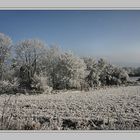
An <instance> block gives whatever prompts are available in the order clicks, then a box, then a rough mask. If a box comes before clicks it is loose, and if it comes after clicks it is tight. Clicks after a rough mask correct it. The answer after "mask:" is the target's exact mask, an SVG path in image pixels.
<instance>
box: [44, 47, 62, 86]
mask: <svg viewBox="0 0 140 140" xmlns="http://www.w3.org/2000/svg"><path fill="white" fill-rule="evenodd" d="M61 54H62V50H61V49H60V48H59V47H58V46H56V45H53V46H51V47H50V48H48V49H47V51H46V54H45V55H44V57H42V62H41V63H42V64H41V66H42V68H41V69H42V73H43V75H45V76H47V77H48V84H49V86H51V87H54V83H55V80H56V79H55V73H56V72H57V71H58V69H57V66H58V61H59V57H60V55H61Z"/></svg>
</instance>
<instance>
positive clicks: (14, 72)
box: [0, 33, 140, 130]
mask: <svg viewBox="0 0 140 140" xmlns="http://www.w3.org/2000/svg"><path fill="white" fill-rule="evenodd" d="M134 71H135V72H134ZM133 72H134V73H135V74H136V73H139V68H138V69H137V70H136V69H135V70H129V68H121V67H117V66H114V65H112V64H110V63H108V62H106V61H105V60H104V59H102V58H101V59H99V60H95V59H94V58H92V57H88V56H87V57H82V58H81V57H78V56H76V55H75V54H73V53H72V52H66V51H64V50H62V49H60V48H59V47H57V46H47V45H46V43H45V42H43V41H41V40H38V39H27V40H22V41H19V42H18V43H16V44H13V43H12V40H11V38H10V37H8V36H7V35H4V34H3V33H0V100H1V101H0V112H1V118H0V129H17V130H19V129H23V130H32V129H41V130H43V129H45V130H55V129H56V130H65V129H74V130H78V129H79V130H94V129H95V130H96V129H139V128H140V125H139V124H140V122H139V115H138V113H139V107H140V106H139V96H140V88H139V82H135V83H132V82H130V80H129V76H130V75H131V74H132V73H133ZM131 84H135V86H133V87H132V86H130V85H131ZM136 84H137V85H136ZM125 86H127V87H125ZM55 93H57V94H55ZM47 94H51V95H47ZM133 115H135V118H136V119H135V120H133V119H134V116H133ZM132 118H133V119H132Z"/></svg>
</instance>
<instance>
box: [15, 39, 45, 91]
mask: <svg viewBox="0 0 140 140" xmlns="http://www.w3.org/2000/svg"><path fill="white" fill-rule="evenodd" d="M15 48H16V49H15V53H16V59H15V60H16V61H15V63H16V64H15V65H16V66H17V67H18V70H19V79H20V84H21V86H25V87H27V88H29V89H30V88H31V84H32V81H33V79H32V78H34V74H38V75H39V73H40V61H41V58H42V56H43V54H44V52H45V45H44V43H43V42H42V41H40V40H35V39H31V40H24V41H21V42H19V43H18V44H16V45H15Z"/></svg>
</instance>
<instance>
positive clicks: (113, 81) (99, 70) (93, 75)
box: [84, 57, 129, 88]
mask: <svg viewBox="0 0 140 140" xmlns="http://www.w3.org/2000/svg"><path fill="white" fill-rule="evenodd" d="M84 62H85V63H86V66H87V69H86V74H87V76H86V79H85V81H86V82H87V83H88V85H89V86H90V87H91V88H93V87H98V86H100V85H101V86H109V85H121V84H125V83H126V82H127V81H128V78H129V76H128V74H127V72H126V71H125V70H124V69H122V68H118V67H115V66H113V65H111V64H109V63H108V62H107V61H105V60H104V59H102V58H101V59H99V60H98V62H96V61H95V60H94V59H93V58H88V57H86V58H84Z"/></svg>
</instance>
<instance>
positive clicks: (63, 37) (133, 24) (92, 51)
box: [0, 10, 140, 66]
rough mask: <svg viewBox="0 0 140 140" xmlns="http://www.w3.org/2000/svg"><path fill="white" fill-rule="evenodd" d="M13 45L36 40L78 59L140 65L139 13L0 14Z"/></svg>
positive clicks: (0, 25)
mask: <svg viewBox="0 0 140 140" xmlns="http://www.w3.org/2000/svg"><path fill="white" fill-rule="evenodd" d="M0 32H2V33H4V34H6V35H9V36H10V37H11V38H12V40H13V43H16V42H18V41H20V40H23V39H29V38H30V39H31V38H38V39H41V40H43V41H45V42H46V43H47V44H48V45H51V44H57V45H59V46H60V47H61V48H63V49H65V50H71V51H73V52H74V53H75V54H77V55H80V56H93V57H95V58H99V57H103V58H105V59H107V60H108V61H110V62H111V63H114V64H117V65H125V66H140V11H126V10H124V11H117V10H116V11H103V10H100V11H95V10H92V11H62V10H61V11H60V10H59V11H27V10H26V11H18V10H17V11H2V10H1V11H0Z"/></svg>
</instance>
